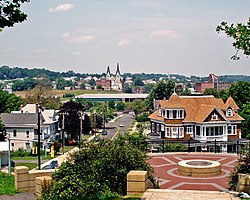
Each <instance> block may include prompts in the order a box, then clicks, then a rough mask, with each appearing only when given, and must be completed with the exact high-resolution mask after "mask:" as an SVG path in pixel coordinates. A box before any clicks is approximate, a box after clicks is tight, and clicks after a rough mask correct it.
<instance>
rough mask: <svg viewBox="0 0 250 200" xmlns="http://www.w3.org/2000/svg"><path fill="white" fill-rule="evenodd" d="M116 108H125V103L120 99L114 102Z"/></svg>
mask: <svg viewBox="0 0 250 200" xmlns="http://www.w3.org/2000/svg"><path fill="white" fill-rule="evenodd" d="M116 109H117V110H125V103H124V102H122V101H119V102H118V103H117V104H116Z"/></svg>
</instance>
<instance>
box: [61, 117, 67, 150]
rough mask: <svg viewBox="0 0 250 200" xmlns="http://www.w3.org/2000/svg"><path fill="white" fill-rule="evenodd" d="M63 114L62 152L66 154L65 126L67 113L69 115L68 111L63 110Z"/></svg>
mask: <svg viewBox="0 0 250 200" xmlns="http://www.w3.org/2000/svg"><path fill="white" fill-rule="evenodd" d="M61 114H62V153H63V154H64V146H65V136H64V128H65V115H67V113H66V112H63V113H61Z"/></svg>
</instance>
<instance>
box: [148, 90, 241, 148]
mask: <svg viewBox="0 0 250 200" xmlns="http://www.w3.org/2000/svg"><path fill="white" fill-rule="evenodd" d="M238 110H239V107H238V106H237V104H236V103H235V101H234V99H233V98H232V97H231V96H230V97H229V98H228V99H227V101H226V102H225V103H224V102H223V100H222V99H216V98H215V97H214V96H178V95H177V94H176V93H174V94H172V95H171V96H170V98H169V100H160V101H159V102H158V105H157V106H156V110H155V112H154V113H152V114H151V115H150V116H149V119H150V121H151V133H152V134H155V135H158V137H159V138H162V139H165V140H179V141H180V140H190V141H191V140H192V141H197V142H200V143H205V142H210V141H211V142H212V141H217V142H218V143H219V142H222V143H223V142H224V145H221V146H220V147H219V148H220V151H224V152H225V151H227V147H228V146H227V142H228V141H233V140H234V141H235V140H239V139H240V138H241V122H242V120H244V119H243V118H242V117H241V116H240V115H239V114H238Z"/></svg>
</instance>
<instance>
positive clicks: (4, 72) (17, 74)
mask: <svg viewBox="0 0 250 200" xmlns="http://www.w3.org/2000/svg"><path fill="white" fill-rule="evenodd" d="M102 75H103V74H89V73H82V74H81V73H75V72H74V71H72V70H69V71H67V72H54V71H50V70H48V69H44V68H39V69H38V68H34V69H28V68H20V67H14V68H10V67H9V66H2V67H0V80H6V79H16V78H34V77H41V76H46V77H48V78H49V79H50V80H56V79H57V78H59V77H72V76H76V77H78V78H85V77H87V76H96V77H101V76H102ZM123 77H124V78H125V77H132V78H133V79H136V78H138V77H139V78H140V79H142V80H146V79H153V80H156V81H157V80H159V79H160V78H163V79H167V78H168V74H159V73H150V74H146V73H135V74H132V73H124V74H123ZM170 77H171V78H172V79H173V80H174V81H175V82H182V83H187V82H205V81H208V76H207V77H198V76H190V77H188V76H184V75H180V74H171V75H170ZM239 80H242V81H247V82H250V76H246V75H223V76H219V81H221V82H236V81H239Z"/></svg>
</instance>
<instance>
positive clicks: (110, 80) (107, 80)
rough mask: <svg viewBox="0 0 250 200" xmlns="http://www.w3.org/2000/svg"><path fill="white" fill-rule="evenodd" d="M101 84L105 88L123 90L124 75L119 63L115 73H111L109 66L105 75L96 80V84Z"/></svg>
mask: <svg viewBox="0 0 250 200" xmlns="http://www.w3.org/2000/svg"><path fill="white" fill-rule="evenodd" d="M98 85H101V86H102V89H103V90H118V91H122V89H123V87H122V76H121V72H120V67H119V63H117V65H116V72H115V75H112V74H111V71H110V67H109V66H108V67H107V71H106V74H105V77H101V78H100V79H98V80H97V81H96V86H98Z"/></svg>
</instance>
